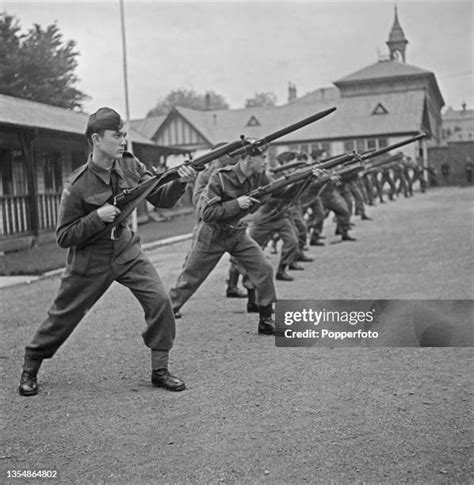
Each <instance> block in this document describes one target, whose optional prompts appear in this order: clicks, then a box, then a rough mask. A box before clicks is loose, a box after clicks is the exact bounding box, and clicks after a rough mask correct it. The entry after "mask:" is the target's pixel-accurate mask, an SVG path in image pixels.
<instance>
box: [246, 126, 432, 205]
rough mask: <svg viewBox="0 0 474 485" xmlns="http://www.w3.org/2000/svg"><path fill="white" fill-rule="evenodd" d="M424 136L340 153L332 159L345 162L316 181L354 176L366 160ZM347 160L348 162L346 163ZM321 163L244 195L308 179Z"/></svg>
mask: <svg viewBox="0 0 474 485" xmlns="http://www.w3.org/2000/svg"><path fill="white" fill-rule="evenodd" d="M425 136H426V134H425V133H421V134H419V135H417V136H414V137H412V138H408V139H406V140H402V141H400V142H397V143H394V144H393V145H389V146H386V147H384V148H381V149H379V150H372V151H369V152H365V153H363V154H361V155H359V154H358V153H357V152H355V151H354V152H351V153H350V154H347V155H340V156H339V157H336V158H334V159H333V160H332V161H335V160H336V159H337V158H339V159H340V160H344V162H345V163H343V162H339V164H340V165H342V167H341V168H339V169H338V170H334V171H333V172H332V173H326V174H325V175H324V176H322V177H319V178H317V182H318V184H323V183H326V182H329V180H330V179H331V177H334V176H337V177H339V178H341V179H345V178H350V177H352V176H354V175H355V174H356V173H358V172H361V171H363V170H364V169H365V167H366V165H367V163H366V161H367V160H369V159H371V158H374V157H376V156H379V155H381V154H384V153H387V152H389V151H390V150H393V149H395V148H400V147H402V146H404V145H408V144H410V143H413V142H415V141H418V140H421V139H422V138H424V137H425ZM347 162H350V163H347ZM321 165H323V166H321ZM321 165H316V164H312V165H310V166H309V167H307V168H304V169H301V170H295V171H294V172H292V173H290V174H287V175H284V176H283V177H280V178H279V179H277V180H274V181H273V182H271V183H269V184H267V185H264V186H262V187H258V188H256V189H254V190H252V191H250V192H249V193H247V194H245V195H248V196H250V197H252V198H254V199H261V198H262V197H264V196H266V195H270V194H272V193H273V192H276V191H277V190H279V189H282V188H283V187H286V186H287V185H291V184H294V183H296V182H299V181H300V180H305V179H308V178H309V177H313V170H314V168H315V167H317V168H322V169H326V168H327V167H326V166H324V163H323V164H321ZM331 168H334V167H331ZM323 172H324V170H323Z"/></svg>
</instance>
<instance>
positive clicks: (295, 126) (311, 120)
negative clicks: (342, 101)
mask: <svg viewBox="0 0 474 485" xmlns="http://www.w3.org/2000/svg"><path fill="white" fill-rule="evenodd" d="M336 109H337V108H336V107H333V108H329V109H327V110H324V111H320V112H318V113H315V114H313V115H311V116H308V117H307V118H304V119H303V120H300V121H297V122H296V123H293V124H292V125H289V126H286V127H285V128H281V129H280V130H277V131H275V132H274V133H270V134H269V135H267V136H264V137H263V138H259V139H258V140H255V141H254V142H252V143H250V145H253V146H255V147H260V146H262V145H267V144H268V143H270V142H272V141H273V140H276V139H277V138H281V137H282V136H285V135H288V133H292V132H293V131H296V130H299V129H300V128H303V127H304V126H306V125H309V124H311V123H314V122H315V121H318V120H320V119H321V118H324V117H326V116H328V115H329V114H331V113H333V112H334V111H336ZM250 145H248V146H250ZM247 151H248V147H245V146H242V147H240V148H239V149H238V150H235V151H233V152H231V153H230V154H229V156H230V157H236V156H238V155H243V154H245V153H247Z"/></svg>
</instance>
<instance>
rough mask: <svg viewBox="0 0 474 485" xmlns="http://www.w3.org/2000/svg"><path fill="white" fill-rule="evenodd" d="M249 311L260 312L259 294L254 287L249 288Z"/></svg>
mask: <svg viewBox="0 0 474 485" xmlns="http://www.w3.org/2000/svg"><path fill="white" fill-rule="evenodd" d="M247 298H248V299H247V312H248V313H258V310H259V308H258V304H257V295H256V292H255V290H254V289H252V288H251V289H247Z"/></svg>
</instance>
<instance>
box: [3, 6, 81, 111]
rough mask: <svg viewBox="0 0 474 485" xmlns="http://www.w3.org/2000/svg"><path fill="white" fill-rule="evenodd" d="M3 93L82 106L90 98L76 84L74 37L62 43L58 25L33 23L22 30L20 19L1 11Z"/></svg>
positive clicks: (55, 103) (59, 103)
mask: <svg viewBox="0 0 474 485" xmlns="http://www.w3.org/2000/svg"><path fill="white" fill-rule="evenodd" d="M0 40H1V42H0V93H2V94H8V95H10V96H17V97H20V98H24V99H30V100H32V101H39V102H42V103H47V104H52V105H54V106H60V107H62V108H70V109H73V108H82V101H84V100H85V99H87V98H88V96H86V95H85V94H84V93H82V92H81V91H79V90H78V89H76V88H75V87H74V84H75V83H76V82H77V81H78V78H77V76H76V75H75V74H74V71H75V69H76V68H77V56H78V55H79V53H78V52H76V51H75V47H76V43H75V42H74V41H72V40H70V41H68V42H63V38H62V34H61V32H60V31H59V28H58V26H57V25H56V24H52V25H49V26H48V27H46V29H43V28H41V26H40V25H38V24H34V26H33V28H31V29H30V30H28V32H27V33H26V34H21V33H20V26H19V22H18V20H17V19H16V18H15V17H13V16H11V15H8V14H7V13H6V12H3V13H1V14H0Z"/></svg>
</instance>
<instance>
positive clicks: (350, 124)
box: [176, 90, 425, 145]
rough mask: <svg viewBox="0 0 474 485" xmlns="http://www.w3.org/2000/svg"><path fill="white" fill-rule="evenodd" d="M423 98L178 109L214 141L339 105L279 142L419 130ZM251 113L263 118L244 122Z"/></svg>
mask: <svg viewBox="0 0 474 485" xmlns="http://www.w3.org/2000/svg"><path fill="white" fill-rule="evenodd" d="M424 102H425V93H424V92H423V91H422V90H419V91H411V92H405V93H391V94H380V95H371V96H355V97H350V98H340V99H339V100H337V101H335V102H327V101H321V102H318V103H311V104H289V105H285V106H280V107H274V108H246V109H240V110H219V111H196V110H192V109H188V108H177V109H176V111H177V112H178V113H179V114H180V115H181V116H182V117H183V118H185V119H186V120H187V121H188V122H189V123H190V124H191V125H193V126H194V128H195V129H196V130H198V131H199V132H200V133H201V134H202V135H203V136H204V137H205V138H206V139H207V140H208V141H209V143H210V144H211V145H213V144H216V143H218V142H222V141H224V142H227V141H232V140H235V139H237V138H238V137H239V136H240V135H241V134H244V135H245V136H247V137H250V138H261V137H263V136H265V135H268V134H270V133H272V132H274V131H276V130H278V129H281V128H283V127H285V126H287V125H289V124H292V123H295V122H296V121H299V120H302V119H303V118H306V117H308V116H310V115H312V114H314V113H317V112H319V111H322V110H324V109H327V108H330V107H333V106H335V107H337V111H336V112H334V113H332V114H330V115H329V116H327V117H326V118H324V119H322V120H320V121H318V122H316V123H312V124H311V125H308V126H306V127H304V128H301V129H300V130H297V131H295V132H293V133H291V134H289V135H286V136H285V137H282V138H280V139H279V142H286V143H287V142H300V141H308V140H327V139H341V138H346V137H359V136H360V137H363V136H375V135H395V134H397V133H404V134H406V133H416V132H418V131H420V130H421V123H422V118H423V108H424ZM379 103H380V104H381V105H382V106H383V107H384V108H385V109H386V110H387V112H388V113H387V114H382V115H373V114H372V112H373V111H374V109H375V107H376V106H377V105H378V104H379ZM252 117H254V118H255V119H256V120H257V121H258V122H259V123H260V124H259V125H258V126H246V125H247V123H248V121H249V120H250V119H251V118H252Z"/></svg>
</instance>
